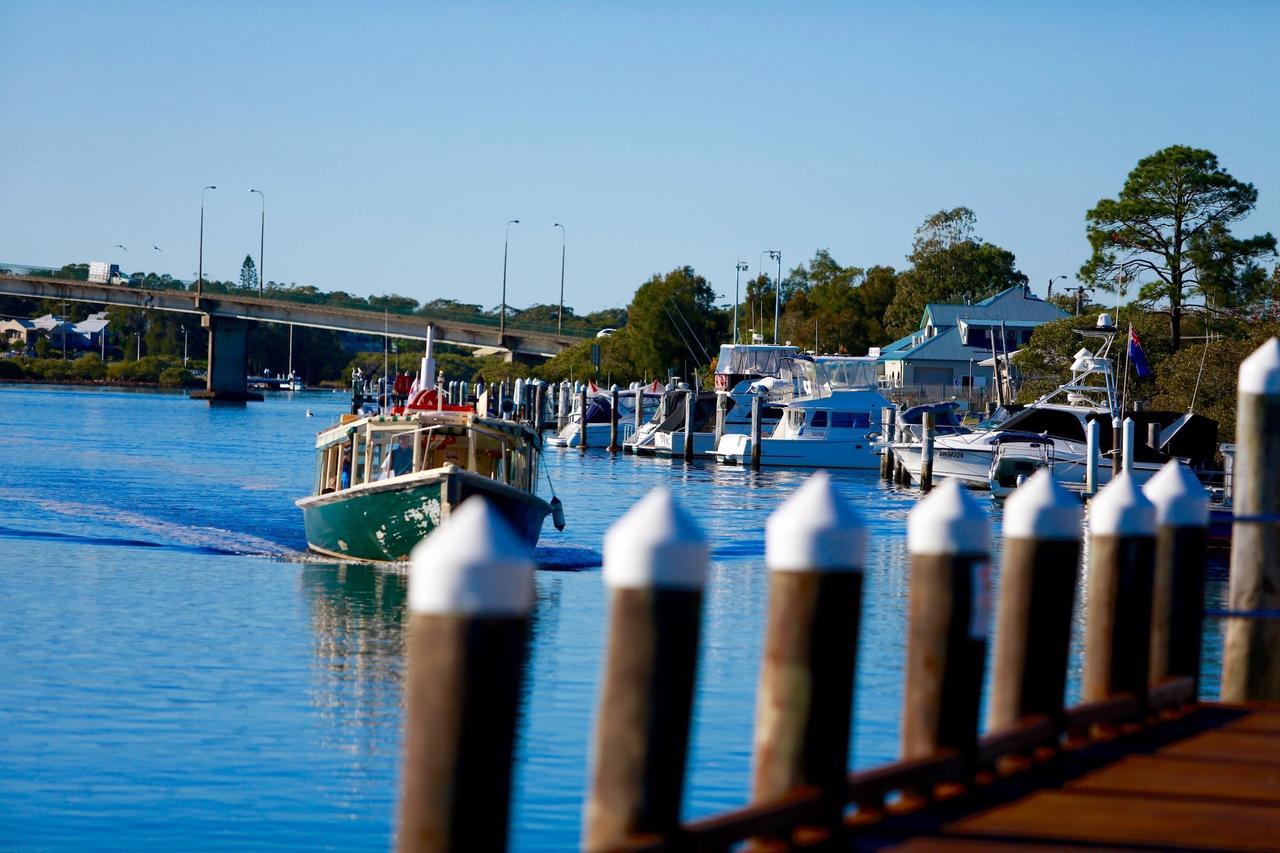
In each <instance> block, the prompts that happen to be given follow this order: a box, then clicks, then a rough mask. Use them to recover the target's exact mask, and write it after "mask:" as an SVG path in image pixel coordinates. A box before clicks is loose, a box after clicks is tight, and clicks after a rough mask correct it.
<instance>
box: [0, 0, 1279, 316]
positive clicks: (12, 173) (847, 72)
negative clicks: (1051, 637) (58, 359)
mask: <svg viewBox="0 0 1280 853" xmlns="http://www.w3.org/2000/svg"><path fill="white" fill-rule="evenodd" d="M888 5H891V4H858V5H855V4H851V3H839V4H836V3H833V4H826V3H801V4H746V3H727V2H726V3H721V4H703V5H700V6H699V7H698V8H696V9H689V8H683V6H682V5H681V4H671V5H667V4H638V3H632V4H586V3H582V4H567V3H554V2H539V3H529V4H490V3H485V4H480V3H476V4H471V3H466V4H463V3H454V4H447V5H435V6H432V7H430V8H424V7H423V4H410V3H404V4H391V3H385V4H369V5H367V6H363V5H358V4H316V3H297V4H290V3H283V2H272V3H261V4H249V3H237V4H231V3H155V4H142V3H137V4H131V3H85V4H72V3H58V2H22V0H3V2H0V33H3V48H0V109H2V111H3V113H2V114H3V115H4V117H5V118H4V127H3V132H2V133H0V200H2V203H0V261H8V262H14V263H32V264H60V263H64V262H69V261H77V260H80V261H84V260H107V259H111V260H118V261H119V262H120V263H121V264H122V266H123V267H124V268H125V269H126V270H138V269H147V270H151V269H157V270H159V271H167V272H170V273H172V274H174V275H177V276H180V277H183V278H190V277H192V276H193V273H194V271H195V269H196V247H197V236H198V225H199V201H200V188H201V187H202V186H204V185H205V184H216V185H217V186H218V190H217V191H216V192H211V193H210V194H209V197H208V205H207V208H206V225H205V269H206V272H207V274H209V275H212V276H214V277H219V278H234V277H235V276H236V275H237V273H238V270H239V267H240V262H241V260H242V259H243V258H244V256H245V254H246V253H248V252H252V253H253V255H254V256H255V258H256V257H257V253H258V209H259V201H258V198H257V196H251V195H250V194H249V193H248V189H249V188H250V187H256V188H258V189H261V190H263V191H264V192H265V193H266V200H267V234H266V239H267V246H266V249H267V257H266V272H267V276H268V277H269V278H271V279H275V280H283V281H288V282H297V283H301V284H315V285H317V286H319V287H322V288H325V289H339V288H341V289H346V290H350V291H352V292H355V293H360V294H368V293H382V292H388V291H394V292H399V293H403V294H406V295H409V296H413V297H415V298H418V299H422V300H428V299H432V298H436V297H446V298H454V299H460V300H464V301H474V302H481V303H483V304H485V305H496V304H497V302H498V300H499V290H500V285H501V274H502V236H503V224H504V223H505V222H506V221H507V220H508V219H512V218H516V219H520V220H521V221H522V224H521V225H518V226H513V227H512V230H511V260H510V273H509V285H508V289H509V298H510V302H511V304H513V305H517V306H524V305H528V304H530V303H533V302H555V301H556V299H557V293H558V288H559V261H560V237H559V232H558V231H557V230H555V229H553V228H552V223H553V222H556V221H559V222H563V223H564V224H565V225H566V226H567V229H568V276H567V294H566V301H567V302H568V304H570V305H573V306H575V307H577V308H578V309H579V310H592V309H597V308H601V307H606V306H612V305H625V304H626V302H627V301H628V300H629V298H630V295H631V293H632V292H633V291H634V289H635V288H636V286H637V285H639V284H640V283H641V282H643V281H644V280H645V279H646V278H647V277H648V276H649V275H651V274H652V273H654V272H660V271H666V270H669V269H671V268H673V267H676V266H679V265H682V264H690V265H692V266H694V267H695V268H696V269H697V270H698V271H699V272H701V273H702V274H704V275H706V276H707V277H708V278H709V279H711V281H712V283H713V285H714V286H715V287H716V288H717V290H718V291H719V292H720V293H728V294H730V295H731V294H732V292H733V265H734V262H735V261H737V260H738V259H739V258H741V259H744V260H746V261H747V262H748V263H750V264H751V267H752V269H751V273H752V274H754V273H755V271H756V270H755V267H756V264H757V263H758V262H759V260H760V252H761V251H762V250H764V249H770V248H781V249H782V251H783V254H784V264H785V265H786V266H791V265H792V264H794V263H796V262H797V261H800V260H804V259H807V258H809V257H810V256H812V254H813V252H814V250H815V249H817V248H820V247H828V248H830V249H831V251H832V253H833V254H834V255H835V257H836V258H837V259H838V260H839V261H840V262H842V263H845V264H858V265H863V266H869V265H872V264H877V263H881V264H890V265H894V266H897V267H901V266H903V264H904V260H903V256H904V255H905V254H906V253H907V251H908V250H909V247H910V243H911V239H912V234H913V231H914V228H915V227H916V225H917V224H918V223H919V222H920V221H921V220H922V219H923V218H924V217H925V216H927V215H928V214H929V213H931V212H933V211H935V210H937V209H939V208H942V207H952V206H956V205H967V206H969V207H971V208H973V209H974V210H975V211H976V212H977V215H978V225H979V233H980V235H981V236H983V237H984V238H986V239H987V240H990V241H992V242H995V243H998V244H1000V245H1001V246H1004V247H1006V248H1009V249H1011V250H1013V251H1014V252H1015V253H1016V255H1017V257H1018V261H1019V265H1020V267H1021V268H1022V270H1023V271H1024V272H1026V273H1027V274H1028V275H1029V276H1030V277H1031V280H1032V282H1033V284H1034V286H1035V287H1036V289H1037V290H1038V291H1040V292H1043V289H1044V284H1045V281H1046V280H1047V279H1048V278H1049V277H1050V276H1051V275H1058V274H1061V273H1067V274H1071V275H1074V273H1075V271H1076V270H1077V269H1078V267H1079V265H1080V263H1081V262H1082V261H1083V260H1084V258H1085V256H1086V254H1087V245H1086V243H1085V239H1084V212H1085V211H1086V210H1087V209H1088V208H1089V207H1090V206H1091V205H1092V204H1093V203H1094V202H1095V201H1096V200H1097V199H1098V198H1100V197H1102V196H1104V195H1113V194H1115V193H1116V192H1117V191H1118V190H1119V189H1120V187H1121V185H1122V183H1123V180H1124V176H1125V175H1126V174H1127V172H1128V171H1129V170H1130V169H1131V168H1132V167H1133V165H1134V164H1135V163H1136V162H1137V160H1138V159H1139V158H1140V157H1142V156H1144V155H1146V154H1149V153H1151V152H1153V151H1155V150H1157V149H1159V148H1161V147H1164V146H1166V145H1171V144H1188V145H1196V146H1202V147H1206V148H1209V149H1211V150H1213V151H1214V152H1216V153H1217V154H1218V155H1219V157H1220V158H1221V159H1222V162H1223V164H1224V165H1225V166H1226V167H1227V168H1228V169H1229V170H1230V171H1231V172H1232V173H1233V174H1235V175H1236V176H1237V177H1238V178H1241V179H1244V180H1248V181H1251V182H1253V183H1254V184H1255V185H1256V186H1257V187H1258V189H1259V191H1260V193H1261V203H1260V204H1259V206H1258V209H1257V212H1256V213H1255V214H1254V216H1253V217H1252V218H1251V219H1250V220H1249V221H1248V222H1247V223H1246V224H1245V226H1244V228H1247V229H1249V231H1250V233H1253V232H1260V231H1268V230H1269V231H1272V232H1273V233H1280V155H1278V154H1277V151H1280V148H1277V144H1278V142H1280V110H1277V108H1276V104H1277V102H1278V100H1280V99H1278V98H1277V86H1280V49H1278V48H1277V43H1276V34H1277V33H1278V32H1280V5H1277V4H1274V3H1254V4H1246V3H1217V4H1205V3H1175V2H1159V3H1125V4H1112V3H1062V4H1057V6H1056V7H1054V8H1048V7H1047V5H1045V4H1025V3H1012V2H1010V3H990V4H954V3H941V2H939V3H900V4H892V5H893V6H894V8H893V9H892V10H886V9H884V8H882V7H884V6H888ZM970 5H974V6H975V8H973V9H970V8H968V7H969V6H970ZM1033 7H1034V8H1033ZM116 243H123V244H124V245H126V246H128V253H127V255H126V254H123V253H120V252H119V250H114V249H112V246H113V244H116ZM152 244H156V245H159V246H160V247H161V248H162V249H163V254H160V253H157V252H154V251H153V250H152V249H151V246H152ZM766 263H768V261H767V259H766Z"/></svg>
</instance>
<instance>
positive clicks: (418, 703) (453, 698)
mask: <svg viewBox="0 0 1280 853" xmlns="http://www.w3.org/2000/svg"><path fill="white" fill-rule="evenodd" d="M532 606H533V556H532V554H531V553H530V549H529V548H528V546H527V545H525V544H524V543H523V542H522V541H521V539H520V538H519V537H518V536H517V535H516V534H515V532H513V531H512V530H511V528H510V527H509V526H508V525H507V522H506V521H505V520H504V519H503V518H502V516H501V515H500V514H499V513H498V512H497V511H496V510H494V509H493V508H492V507H491V506H489V505H488V504H487V503H485V502H484V500H483V499H481V498H471V499H469V500H467V501H465V502H464V503H463V504H462V505H461V506H459V507H458V508H457V509H456V510H455V511H454V512H453V514H452V515H451V516H450V518H449V523H448V524H447V525H445V526H443V527H441V528H439V529H438V530H437V531H435V532H433V533H432V534H431V535H430V536H428V537H427V538H426V539H425V540H424V541H423V542H422V543H421V544H420V545H418V546H417V547H416V548H415V549H414V551H413V554H412V556H411V558H410V568H409V594H408V610H409V631H408V638H407V641H406V656H407V658H408V672H407V675H406V678H405V694H406V695H405V700H406V701H405V729H404V731H405V734H404V767H403V771H402V777H401V778H402V787H401V794H400V809H399V812H400V814H399V830H398V832H397V838H396V847H397V849H398V850H400V851H406V853H407V851H414V853H418V851H432V853H434V851H440V853H444V851H450V850H498V851H501V850H505V849H506V847H507V823H508V814H509V804H510V798H511V797H510V795H511V759H512V752H513V749H514V745H515V737H516V722H517V717H518V713H519V706H520V679H521V673H522V671H523V668H524V660H525V653H526V648H527V645H528V637H529V613H530V611H531V609H532Z"/></svg>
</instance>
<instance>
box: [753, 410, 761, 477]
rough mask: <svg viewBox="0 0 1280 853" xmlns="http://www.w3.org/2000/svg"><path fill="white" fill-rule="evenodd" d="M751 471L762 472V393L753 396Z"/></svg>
mask: <svg viewBox="0 0 1280 853" xmlns="http://www.w3.org/2000/svg"><path fill="white" fill-rule="evenodd" d="M751 470H752V471H759V470H760V393H759V391H758V390H757V392H756V393H755V394H752V395H751Z"/></svg>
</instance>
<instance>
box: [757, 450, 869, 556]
mask: <svg viewBox="0 0 1280 853" xmlns="http://www.w3.org/2000/svg"><path fill="white" fill-rule="evenodd" d="M866 553H867V527H866V524H865V523H864V522H863V520H862V516H860V515H859V514H858V512H857V510H855V509H854V508H853V507H852V506H851V505H850V504H849V503H848V502H847V501H844V500H842V499H841V498H840V496H839V495H837V494H836V491H835V488H834V487H833V486H832V485H831V477H830V476H828V475H827V474H826V473H825V472H822V471H819V472H818V473H816V474H814V475H813V476H811V477H810V478H809V479H808V480H806V481H805V484H804V485H803V486H801V487H800V488H799V489H797V490H796V491H795V492H794V493H793V494H792V495H791V497H789V498H787V500H786V502H785V503H783V504H782V506H780V507H778V508H777V509H776V510H774V512H773V514H772V515H770V516H769V520H768V521H767V522H766V523H765V546H764V561H765V565H767V566H768V567H769V569H770V570H771V571H775V572H811V571H816V572H840V571H845V572H848V571H861V570H862V568H863V566H864V565H865V563H866Z"/></svg>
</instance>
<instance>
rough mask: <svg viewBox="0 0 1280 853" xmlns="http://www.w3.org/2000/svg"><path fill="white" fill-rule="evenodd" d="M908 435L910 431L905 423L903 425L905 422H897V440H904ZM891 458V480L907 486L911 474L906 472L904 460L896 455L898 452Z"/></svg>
mask: <svg viewBox="0 0 1280 853" xmlns="http://www.w3.org/2000/svg"><path fill="white" fill-rule="evenodd" d="M908 435H910V432H909V430H908V429H907V427H906V425H905V424H899V425H898V440H899V441H905V440H906V437H907V436H908ZM893 460H894V462H893V481H894V482H895V483H897V484H898V485H899V486H909V485H911V475H910V474H909V473H907V463H906V462H903V461H902V459H900V458H899V457H898V454H896V453H895V454H894V455H893Z"/></svg>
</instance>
